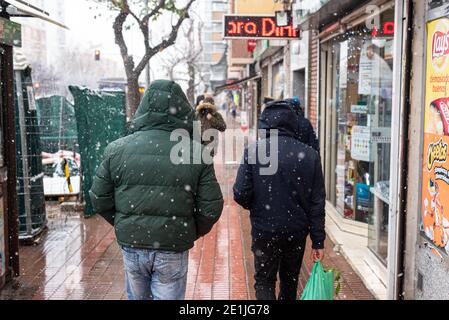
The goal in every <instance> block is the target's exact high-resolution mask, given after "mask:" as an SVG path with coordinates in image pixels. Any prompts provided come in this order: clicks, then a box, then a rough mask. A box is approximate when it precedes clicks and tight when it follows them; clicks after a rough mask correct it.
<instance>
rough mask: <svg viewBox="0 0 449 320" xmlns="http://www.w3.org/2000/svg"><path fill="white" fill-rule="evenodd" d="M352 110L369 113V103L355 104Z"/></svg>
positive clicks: (353, 111)
mask: <svg viewBox="0 0 449 320" xmlns="http://www.w3.org/2000/svg"><path fill="white" fill-rule="evenodd" d="M351 112H352V113H367V112H368V105H366V104H353V105H352V106H351Z"/></svg>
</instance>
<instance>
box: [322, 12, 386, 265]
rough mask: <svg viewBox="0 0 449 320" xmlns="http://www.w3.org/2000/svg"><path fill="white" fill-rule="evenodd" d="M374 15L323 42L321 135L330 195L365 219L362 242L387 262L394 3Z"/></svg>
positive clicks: (346, 213)
mask: <svg viewBox="0 0 449 320" xmlns="http://www.w3.org/2000/svg"><path fill="white" fill-rule="evenodd" d="M379 21H380V25H379V26H373V27H372V29H369V28H367V27H366V26H365V25H360V26H357V27H354V28H353V29H351V30H349V31H347V32H346V33H344V34H341V35H338V36H336V37H334V38H332V39H331V40H329V41H327V42H326V43H324V44H322V53H321V70H323V71H322V74H321V92H322V97H323V99H322V102H321V121H322V126H321V128H322V129H321V134H322V137H324V139H322V144H323V145H322V148H323V149H324V150H323V154H322V156H323V161H324V168H325V176H326V187H327V189H326V191H327V195H328V200H329V202H330V203H331V204H332V205H333V206H334V207H335V208H336V210H337V211H338V213H339V214H341V215H342V216H343V217H344V218H345V219H350V220H353V221H357V222H361V223H366V224H368V247H369V248H370V249H371V250H372V251H373V253H375V254H376V255H377V256H378V257H379V259H380V260H381V261H382V262H383V263H384V264H386V260H387V253H388V215H389V206H390V199H389V193H390V160H391V159H390V158H391V156H390V149H391V123H392V122H391V117H392V88H393V83H392V77H393V39H394V34H393V30H394V27H389V26H390V25H391V24H392V23H393V21H394V10H393V9H388V10H386V11H385V12H383V13H382V14H381V15H380V19H379Z"/></svg>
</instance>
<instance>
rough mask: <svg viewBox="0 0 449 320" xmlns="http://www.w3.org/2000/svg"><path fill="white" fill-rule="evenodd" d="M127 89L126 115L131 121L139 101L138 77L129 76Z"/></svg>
mask: <svg viewBox="0 0 449 320" xmlns="http://www.w3.org/2000/svg"><path fill="white" fill-rule="evenodd" d="M127 84H128V88H127V89H128V90H127V92H126V117H127V121H131V120H132V118H133V116H134V114H135V113H136V111H137V107H138V106H139V103H140V92H139V78H138V77H137V78H136V77H129V78H128V80H127Z"/></svg>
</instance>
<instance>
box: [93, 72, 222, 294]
mask: <svg viewBox="0 0 449 320" xmlns="http://www.w3.org/2000/svg"><path fill="white" fill-rule="evenodd" d="M194 120H195V110H194V109H193V108H192V107H191V106H190V105H189V103H188V101H187V98H186V96H185V95H184V93H183V92H182V89H181V88H180V86H179V85H177V84H175V83H174V82H172V81H161V80H159V81H154V82H153V83H152V84H151V85H150V87H149V88H148V90H147V91H146V93H145V95H144V97H143V99H142V102H141V104H140V106H139V108H138V110H137V113H136V115H135V116H134V120H133V121H132V124H131V127H130V130H131V133H130V135H128V136H126V137H124V138H121V139H119V140H117V141H114V142H112V143H111V144H109V145H108V146H107V148H106V150H105V154H104V160H103V162H102V163H101V165H100V166H99V168H98V170H97V174H96V176H95V178H94V182H93V185H92V188H91V190H90V197H91V199H92V203H93V207H94V211H95V212H96V213H99V214H102V215H103V216H106V217H107V216H110V217H113V221H114V225H115V232H116V236H117V241H118V243H119V244H120V246H121V247H122V251H123V257H124V265H125V274H126V285H127V291H128V297H129V299H132V300H137V299H139V300H144V299H145V300H147V299H169V300H177V299H184V295H185V290H186V279H187V264H188V250H189V249H190V248H192V247H193V245H194V241H195V240H197V239H198V238H199V237H202V236H204V235H206V234H207V233H208V232H209V231H210V230H211V228H212V226H213V225H214V224H215V223H216V222H217V220H218V219H219V217H220V215H221V212H222V209H223V197H222V193H221V190H220V186H219V185H218V183H217V180H216V178H215V171H214V167H213V165H206V164H203V163H201V164H192V163H194V162H193V161H190V163H191V164H178V165H177V164H174V163H173V161H171V160H172V159H171V157H170V155H171V150H172V148H173V147H174V146H175V145H176V144H177V141H171V133H172V131H174V130H176V129H184V131H183V132H186V137H187V141H189V142H190V144H191V145H192V146H193V145H194V144H197V147H198V146H199V147H200V148H201V145H200V142H196V141H193V140H192V133H193V121H194ZM187 133H188V134H187ZM190 157H191V159H192V157H193V154H191V155H190Z"/></svg>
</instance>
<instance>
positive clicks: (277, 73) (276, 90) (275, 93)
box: [271, 61, 285, 99]
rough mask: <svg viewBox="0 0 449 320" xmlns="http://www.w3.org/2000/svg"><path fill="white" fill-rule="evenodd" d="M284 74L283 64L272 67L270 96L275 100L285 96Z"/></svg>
mask: <svg viewBox="0 0 449 320" xmlns="http://www.w3.org/2000/svg"><path fill="white" fill-rule="evenodd" d="M284 90H285V72H284V64H283V62H282V61H281V62H278V63H276V64H275V65H273V81H272V87H271V96H272V97H273V98H275V99H283V98H284V94H285V91H284Z"/></svg>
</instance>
